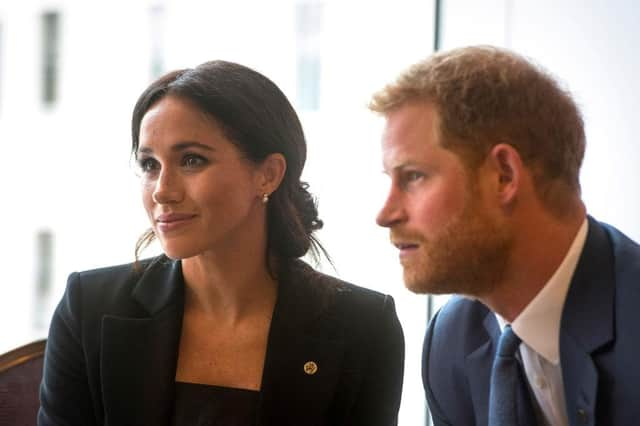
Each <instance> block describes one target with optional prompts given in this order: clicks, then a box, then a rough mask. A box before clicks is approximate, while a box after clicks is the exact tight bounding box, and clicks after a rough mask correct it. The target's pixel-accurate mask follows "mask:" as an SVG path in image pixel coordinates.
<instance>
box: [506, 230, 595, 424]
mask: <svg viewBox="0 0 640 426" xmlns="http://www.w3.org/2000/svg"><path fill="white" fill-rule="evenodd" d="M587 229H588V222H587V220H586V219H585V220H584V222H583V223H582V225H581V226H580V229H579V230H578V233H577V234H576V236H575V238H574V240H573V243H572V244H571V247H570V248H569V251H568V252H567V254H566V255H565V257H564V259H563V261H562V263H561V264H560V266H559V267H558V269H557V270H556V271H555V272H554V274H553V276H552V277H551V278H550V279H549V281H548V282H547V283H546V284H545V286H544V287H543V288H542V290H540V292H539V293H538V294H537V295H536V297H534V298H533V300H532V301H531V302H530V303H529V304H528V305H527V306H526V307H525V309H524V310H523V311H522V312H521V313H520V315H518V317H517V318H516V319H515V320H514V321H513V323H512V324H511V327H512V328H513V331H514V332H515V333H516V334H517V335H518V336H519V337H520V338H521V339H522V343H521V344H520V356H521V358H522V363H523V365H524V371H525V373H526V376H527V380H528V381H529V385H530V387H531V389H532V390H533V394H534V396H535V399H536V401H537V403H538V404H537V407H536V410H538V413H539V414H540V418H542V419H544V422H545V423H546V424H547V425H551V426H566V425H568V424H569V422H568V420H567V408H566V404H565V396H564V385H563V381H562V366H561V365H560V320H561V319H562V309H563V307H564V302H565V299H566V298H567V292H568V291H569V285H570V283H571V278H572V277H573V273H574V272H575V269H576V265H577V263H578V258H579V257H580V254H581V253H582V249H583V248H584V243H585V240H586V237H587ZM496 317H497V319H498V323H499V324H500V329H502V328H504V326H505V325H506V324H507V322H506V321H505V320H504V318H502V317H501V316H500V315H498V314H496Z"/></svg>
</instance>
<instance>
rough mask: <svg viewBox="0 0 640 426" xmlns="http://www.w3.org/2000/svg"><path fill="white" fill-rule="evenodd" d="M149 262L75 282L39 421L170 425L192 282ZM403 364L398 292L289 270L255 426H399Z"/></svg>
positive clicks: (73, 278)
mask: <svg viewBox="0 0 640 426" xmlns="http://www.w3.org/2000/svg"><path fill="white" fill-rule="evenodd" d="M143 266H144V269H143V271H142V272H139V273H136V272H135V271H134V269H133V267H132V265H122V266H115V267H110V268H104V269H97V270H93V271H86V272H81V273H73V274H71V275H70V277H69V280H68V284H67V289H66V291H65V294H64V296H63V298H62V300H61V302H60V304H59V305H58V307H57V309H56V311H55V313H54V315H53V319H52V322H51V328H50V331H49V339H48V342H47V349H46V354H45V361H44V374H43V381H42V385H41V389H40V402H41V407H40V411H39V413H38V424H39V425H43V426H44V425H63V424H64V425H82V426H87V425H154V426H156V425H158V426H159V425H167V424H169V422H170V420H171V416H172V413H173V407H174V384H175V372H176V363H177V356H178V346H179V340H180V333H181V326H182V316H183V309H184V281H183V277H182V269H181V263H180V261H172V260H169V259H167V258H166V257H164V256H160V257H158V258H155V259H152V260H150V261H147V262H145V263H144V265H143ZM307 361H314V362H315V363H316V364H317V366H318V370H317V372H316V373H315V374H313V375H309V374H306V373H305V372H304V369H303V366H304V364H305V363H306V362H307ZM403 364H404V339H403V335H402V330H401V327H400V324H399V322H398V318H397V316H396V313H395V308H394V304H393V299H392V298H391V297H390V296H384V295H382V294H380V293H377V292H374V291H371V290H367V289H364V288H360V287H357V286H354V285H352V284H348V283H346V282H343V281H340V280H338V279H336V278H333V277H330V276H327V275H324V274H321V273H319V272H317V271H314V270H313V269H312V268H311V267H309V266H308V265H306V264H305V263H303V262H301V261H294V262H291V263H290V264H289V265H287V266H285V267H283V268H282V270H281V271H280V275H279V288H278V298H277V302H276V306H275V309H274V313H273V319H272V323H271V328H270V331H269V337H268V344H267V352H266V358H265V365H264V372H263V377H262V388H261V390H260V399H259V407H258V418H257V419H256V420H257V425H261V426H266V425H274V426H276V425H277V426H286V425H295V426H314V425H349V426H356V425H363V426H365V425H366V426H375V425H381V426H382V425H385V426H386V425H395V424H396V423H397V420H396V419H397V413H398V408H399V404H400V394H401V389H402V375H403Z"/></svg>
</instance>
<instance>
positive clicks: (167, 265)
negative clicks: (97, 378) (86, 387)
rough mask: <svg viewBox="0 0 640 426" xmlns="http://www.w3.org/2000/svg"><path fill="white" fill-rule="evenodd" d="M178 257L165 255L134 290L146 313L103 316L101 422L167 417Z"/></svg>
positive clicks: (178, 301) (177, 315) (179, 287)
mask: <svg viewBox="0 0 640 426" xmlns="http://www.w3.org/2000/svg"><path fill="white" fill-rule="evenodd" d="M183 291H184V290H183V279H182V270H181V267H180V262H172V261H169V260H168V259H166V258H165V257H164V256H162V257H160V258H159V259H157V260H156V261H155V262H154V263H152V264H151V265H149V266H148V267H147V269H146V271H145V273H144V274H143V275H142V277H141V278H140V280H139V282H138V284H137V285H136V287H135V288H134V290H133V293H132V296H133V298H134V299H135V300H136V301H138V302H139V303H140V305H141V306H142V307H143V308H144V310H145V311H146V313H147V314H148V315H147V316H141V317H137V318H128V317H117V316H105V317H104V318H103V321H102V354H101V371H102V378H101V379H102V384H103V398H104V406H105V413H107V416H108V417H107V418H106V419H105V423H106V424H114V425H115V424H154V425H165V424H168V422H169V421H170V419H171V413H172V411H173V400H174V393H173V392H174V382H175V371H176V363H177V355H178V345H179V340H180V332H181V327H182V314H183V300H184V293H183Z"/></svg>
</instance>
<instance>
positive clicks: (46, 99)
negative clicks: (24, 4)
mask: <svg viewBox="0 0 640 426" xmlns="http://www.w3.org/2000/svg"><path fill="white" fill-rule="evenodd" d="M59 45H60V14H59V13H58V12H45V13H43V14H42V102H43V103H44V104H45V105H52V104H54V103H55V102H56V100H57V98H58V59H59V58H58V57H59Z"/></svg>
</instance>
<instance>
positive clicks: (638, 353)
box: [422, 218, 640, 426]
mask: <svg viewBox="0 0 640 426" xmlns="http://www.w3.org/2000/svg"><path fill="white" fill-rule="evenodd" d="M499 335H500V329H499V326H498V323H497V320H496V318H495V315H494V314H493V313H492V312H491V311H489V310H488V309H487V308H486V307H485V306H484V305H482V304H481V303H480V302H477V301H472V300H469V299H465V298H462V297H458V296H456V297H453V298H452V299H451V300H450V301H449V302H448V303H447V304H446V305H445V306H444V307H443V308H442V309H441V310H440V312H439V313H438V314H437V315H436V317H434V318H433V320H432V321H431V323H430V325H429V327H428V330H427V334H426V337H425V342H424V350H423V359H422V362H423V365H422V376H423V383H424V388H425V392H426V396H427V401H428V404H429V408H430V410H431V413H432V416H433V420H434V423H435V424H436V425H460V426H469V425H486V424H487V410H488V404H489V378H490V375H491V365H492V361H493V357H494V353H495V350H496V347H497V343H498V338H499ZM639 357H640V246H638V244H636V243H635V242H633V241H631V240H630V239H629V238H627V237H626V236H625V235H623V234H622V233H621V232H620V231H618V230H617V229H615V228H613V227H611V226H609V225H606V224H603V223H599V222H596V221H595V220H593V219H592V218H589V231H588V234H587V239H586V242H585V246H584V249H583V251H582V254H581V256H580V259H579V261H578V264H577V267H576V271H575V274H574V276H573V279H572V281H571V285H570V288H569V292H568V294H567V299H566V302H565V305H564V310H563V313H562V320H561V326H560V362H561V365H562V377H563V381H564V390H565V397H566V405H567V414H568V418H569V423H570V424H571V425H596V424H597V425H635V424H640V368H638V358H639Z"/></svg>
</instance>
